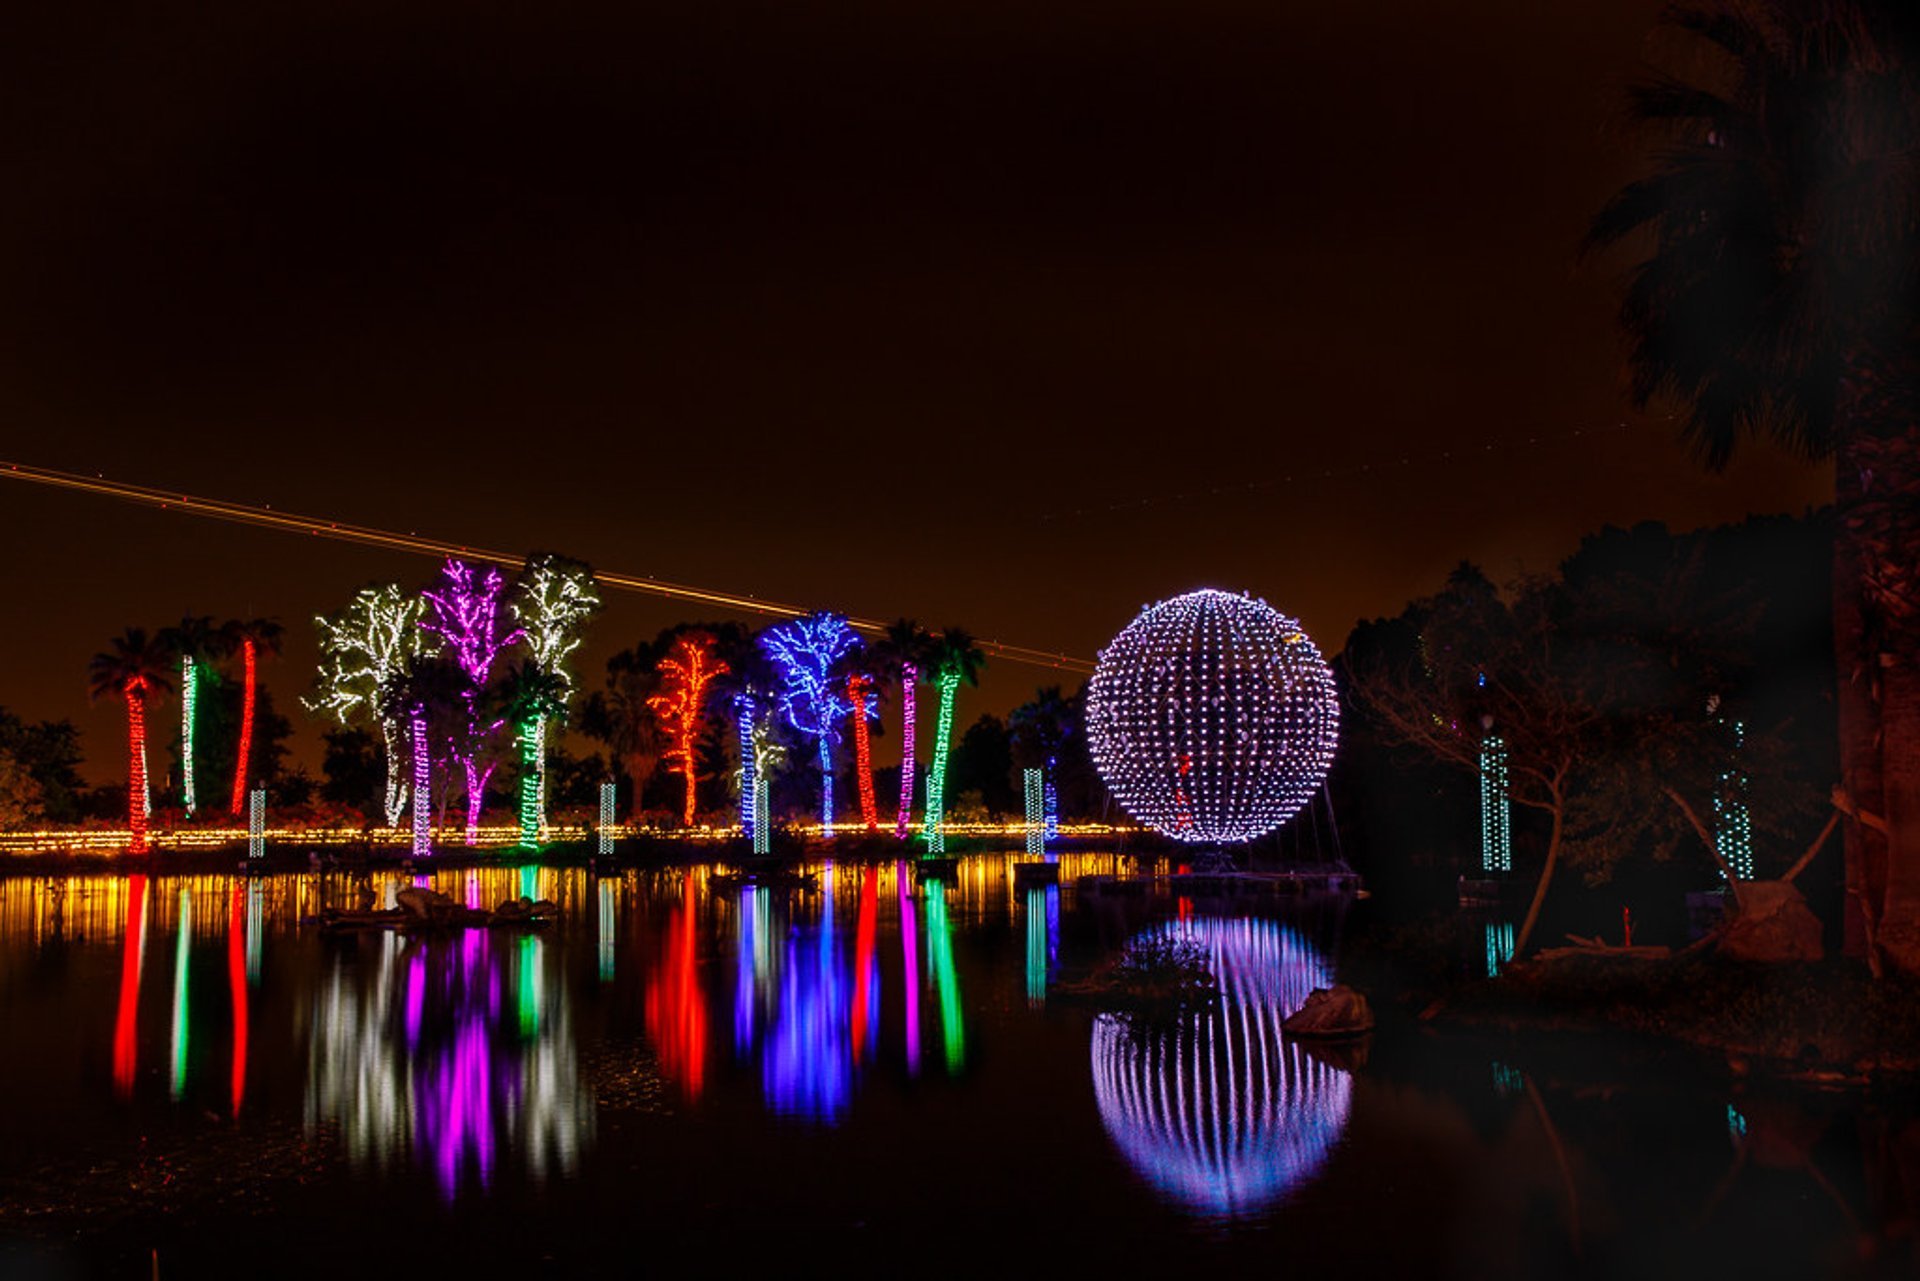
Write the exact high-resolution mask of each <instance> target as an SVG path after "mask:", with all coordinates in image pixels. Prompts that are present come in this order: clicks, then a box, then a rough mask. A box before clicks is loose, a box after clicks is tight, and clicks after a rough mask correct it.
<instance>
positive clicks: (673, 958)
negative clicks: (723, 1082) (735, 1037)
mask: <svg viewBox="0 0 1920 1281" xmlns="http://www.w3.org/2000/svg"><path fill="white" fill-rule="evenodd" d="M697 893H698V886H697V885H696V884H695V882H694V875H693V873H692V872H688V873H687V874H686V877H685V880H684V882H683V884H682V887H681V891H680V903H679V905H678V906H677V907H675V908H674V909H673V911H672V913H671V914H669V916H668V918H667V936H666V940H665V944H664V946H663V947H662V949H661V956H660V963H659V964H658V965H656V966H655V967H654V969H653V973H652V974H651V975H649V976H648V979H647V1035H649V1036H650V1037H652V1038H653V1044H654V1048H655V1049H656V1050H657V1051H658V1052H659V1055H660V1070H661V1071H662V1072H664V1073H665V1074H666V1075H667V1076H669V1077H671V1078H672V1079H673V1080H676V1081H678V1082H679V1083H680V1088H681V1091H682V1092H683V1093H684V1094H685V1095H686V1098H687V1101H688V1102H689V1103H691V1102H693V1101H694V1100H696V1099H698V1098H699V1097H700V1090H701V1088H702V1086H703V1085H704V1084H705V1081H706V1068H707V1002H706V997H705V996H704V995H703V994H702V992H701V990H700V975H699V966H700V951H699V947H700V943H699V936H698V934H697V932H696V927H697V922H696V921H695V919H694V910H693V909H694V902H695V897H696V895H697Z"/></svg>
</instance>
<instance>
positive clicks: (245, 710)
mask: <svg viewBox="0 0 1920 1281" xmlns="http://www.w3.org/2000/svg"><path fill="white" fill-rule="evenodd" d="M240 656H241V662H242V664H243V666H244V668H245V674H244V675H243V676H242V677H241V680H242V681H243V682H244V683H243V684H242V685H241V686H240V747H239V750H238V753H237V754H236V756H235V758H234V762H233V802H232V804H230V805H229V806H228V807H227V809H228V812H230V813H232V814H234V815H236V816H237V815H238V814H239V813H240V805H241V802H242V801H243V800H245V799H246V793H247V766H248V765H249V764H250V763H251V758H252V756H253V700H254V690H255V686H254V683H253V682H254V667H255V664H256V662H257V656H256V652H255V647H254V638H253V637H252V636H243V637H242V638H241V640H240Z"/></svg>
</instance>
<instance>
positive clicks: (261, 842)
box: [247, 787, 267, 858]
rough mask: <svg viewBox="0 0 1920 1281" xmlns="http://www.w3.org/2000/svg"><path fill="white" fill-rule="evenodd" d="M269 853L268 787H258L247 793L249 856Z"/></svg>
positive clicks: (263, 855)
mask: <svg viewBox="0 0 1920 1281" xmlns="http://www.w3.org/2000/svg"><path fill="white" fill-rule="evenodd" d="M266 853H267V789H266V788H264V787H256V788H254V789H253V791H252V792H250V793H249V794H248V795H247V857H248V858H264V857H266Z"/></svg>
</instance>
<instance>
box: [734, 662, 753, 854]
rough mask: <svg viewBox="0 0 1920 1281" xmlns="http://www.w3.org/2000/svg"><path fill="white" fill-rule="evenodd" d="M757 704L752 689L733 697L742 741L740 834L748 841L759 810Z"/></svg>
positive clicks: (739, 735)
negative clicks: (755, 742) (755, 745)
mask: <svg viewBox="0 0 1920 1281" xmlns="http://www.w3.org/2000/svg"><path fill="white" fill-rule="evenodd" d="M755 702H756V700H755V699H754V696H753V691H752V690H751V689H743V690H741V691H740V692H739V693H737V694H735V695H734V696H733V725H734V731H735V733H736V735H737V736H738V738H739V740H740V744H739V746H740V832H741V834H742V835H743V836H745V837H746V838H747V839H748V840H752V839H753V820H754V811H755V809H757V808H758V806H757V804H756V800H757V797H756V795H755V791H754V789H755V787H756V786H757V785H758V783H757V780H758V778H759V772H758V771H757V770H755V769H754V760H753V723H754V720H755V719H756V710H757V709H756V708H755Z"/></svg>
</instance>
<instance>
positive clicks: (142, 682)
mask: <svg viewBox="0 0 1920 1281" xmlns="http://www.w3.org/2000/svg"><path fill="white" fill-rule="evenodd" d="M166 648H167V647H166V646H165V645H164V644H163V643H161V642H158V641H155V640H152V639H149V638H148V636H147V633H146V632H145V631H144V630H143V629H141V628H138V627H133V628H128V629H127V631H126V632H125V633H124V634H122V635H120V636H116V637H115V638H114V640H113V648H112V649H110V650H107V651H104V652H102V653H98V654H95V655H94V656H93V658H92V660H91V661H90V662H89V663H88V665H87V670H88V675H89V676H90V678H91V684H92V691H93V697H95V698H96V699H97V698H102V697H106V696H117V697H119V698H121V699H122V700H124V701H125V702H126V705H127V830H128V831H129V833H131V842H130V846H129V848H130V851H131V852H132V853H134V854H145V853H146V852H147V850H148V842H147V816H148V813H149V812H150V811H149V807H150V805H151V798H150V797H149V795H148V791H147V699H148V697H149V696H150V695H152V694H154V693H164V692H166V691H167V689H168V688H169V686H168V683H167V676H166V672H167V669H168V667H170V666H171V663H170V661H169V655H168V654H167V652H166Z"/></svg>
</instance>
